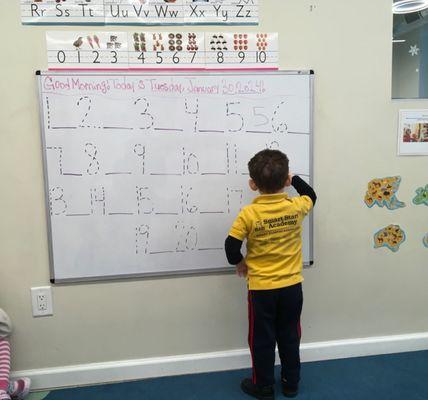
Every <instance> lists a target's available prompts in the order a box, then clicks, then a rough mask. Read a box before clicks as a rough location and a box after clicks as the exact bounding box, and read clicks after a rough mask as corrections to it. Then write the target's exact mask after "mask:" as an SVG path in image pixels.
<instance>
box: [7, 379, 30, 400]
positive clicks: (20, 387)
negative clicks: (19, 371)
mask: <svg viewBox="0 0 428 400" xmlns="http://www.w3.org/2000/svg"><path fill="white" fill-rule="evenodd" d="M30 385H31V379H30V378H18V379H15V380H13V381H11V382H10V385H9V394H10V397H11V398H12V399H15V400H22V399H23V398H24V397H26V396H27V395H28V393H29V392H30Z"/></svg>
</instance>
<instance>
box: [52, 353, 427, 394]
mask: <svg viewBox="0 0 428 400" xmlns="http://www.w3.org/2000/svg"><path fill="white" fill-rule="evenodd" d="M277 375H279V369H277ZM247 376H250V370H238V371H236V370H235V371H227V372H214V373H208V374H196V375H185V376H176V377H167V378H156V379H146V380H141V381H136V382H125V383H117V384H108V385H98V386H90V387H83V388H74V389H62V390H54V391H52V392H50V394H49V395H48V396H47V397H46V398H45V400H124V399H126V400H175V399H177V400H181V399H185V400H201V399H203V400H232V399H237V400H238V399H242V400H245V399H247V400H248V399H250V397H248V396H247V395H245V394H243V393H241V391H240V389H239V383H240V381H241V379H242V378H244V377H247ZM427 378H428V351H420V352H412V353H401V354H393V355H382V356H373V357H360V358H348V359H343V360H331V361H322V362H311V363H304V364H302V382H301V388H300V393H299V396H298V399H300V400H371V399H374V400H428V382H427V380H428V379H427ZM276 391H277V398H278V399H281V398H283V399H285V398H284V397H283V396H282V394H281V393H280V386H279V384H277V386H276Z"/></svg>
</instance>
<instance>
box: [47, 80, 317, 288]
mask: <svg viewBox="0 0 428 400" xmlns="http://www.w3.org/2000/svg"><path fill="white" fill-rule="evenodd" d="M39 85H40V102H41V109H42V114H43V115H42V121H43V132H42V137H43V147H44V148H43V154H44V159H45V175H46V196H47V205H48V222H49V231H50V251H51V268H52V278H53V279H55V280H56V281H57V280H58V281H62V280H63V281H67V280H81V279H96V278H112V277H124V276H135V275H150V274H168V273H179V272H186V273H188V272H201V271H215V270H222V269H226V268H227V267H228V266H227V262H226V260H225V256H224V250H223V243H224V239H225V237H226V236H227V234H228V229H229V227H230V225H231V223H232V222H233V220H234V218H235V217H236V216H237V214H238V213H239V211H240V209H241V208H242V207H243V206H245V205H246V204H248V203H250V202H251V201H252V198H253V197H254V196H255V195H256V194H255V193H253V192H251V191H250V189H249V188H248V178H249V176H248V171H247V163H248V161H249V159H250V158H251V157H252V156H253V155H254V154H255V153H256V152H257V151H260V150H262V149H264V148H275V149H280V150H282V151H284V152H286V153H287V154H288V156H289V158H290V160H291V169H292V172H294V173H296V174H300V175H301V176H302V177H303V178H304V179H306V180H308V181H311V176H312V174H311V165H312V158H311V142H312V135H311V120H312V89H311V87H312V75H310V74H301V73H300V74H298V73H266V72H265V73H261V74H257V75H252V74H231V73H229V74H224V73H223V74H221V73H215V74H206V73H198V74H192V75H189V74H178V73H176V74H174V75H171V74H159V73H158V74H154V73H151V74H136V73H134V74H129V73H128V74H126V75H123V74H122V75H121V74H89V73H86V74H69V73H68V74H67V73H48V72H46V73H42V74H41V75H40V77H39ZM303 239H304V240H303V242H304V248H303V254H304V260H305V262H306V263H309V262H310V261H312V259H311V257H312V251H311V227H310V221H309V220H308V221H307V222H306V225H305V226H304V232H303Z"/></svg>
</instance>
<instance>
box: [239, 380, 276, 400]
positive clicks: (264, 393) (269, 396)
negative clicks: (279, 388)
mask: <svg viewBox="0 0 428 400" xmlns="http://www.w3.org/2000/svg"><path fill="white" fill-rule="evenodd" d="M241 389H242V391H243V392H244V393H246V394H248V395H249V396H252V397H255V398H256V399H258V400H273V399H274V398H275V392H274V390H273V386H264V387H259V386H257V385H255V384H254V383H253V381H252V379H249V378H247V379H244V380H243V381H242V382H241Z"/></svg>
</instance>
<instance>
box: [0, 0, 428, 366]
mask: <svg viewBox="0 0 428 400" xmlns="http://www.w3.org/2000/svg"><path fill="white" fill-rule="evenodd" d="M260 3H261V25H260V27H259V28H258V29H259V30H261V31H278V32H279V33H280V52H281V67H282V68H283V69H309V68H312V69H314V70H315V72H316V81H315V135H316V136H315V180H316V184H315V189H316V191H317V193H318V196H319V200H318V203H317V207H316V214H315V260H316V264H315V267H314V268H313V269H311V270H307V271H306V272H305V279H306V280H305V284H304V293H305V304H304V313H303V342H304V343H310V342H318V341H326V340H334V339H350V338H357V337H370V336H380V335H395V334H405V333H413V332H426V331H428V313H427V311H426V307H427V290H426V282H427V280H428V263H427V255H428V249H425V248H424V247H423V246H422V245H421V240H422V236H423V234H424V233H425V232H427V231H428V208H427V207H425V206H419V207H416V206H412V205H411V199H412V198H413V195H414V190H415V189H416V187H419V186H422V185H425V184H427V183H428V172H427V171H428V170H427V168H426V166H427V161H428V158H427V157H415V158H411V157H407V158H404V157H403V158H398V157H397V156H396V130H397V115H398V113H397V111H398V110H399V109H400V108H401V107H405V108H406V107H407V108H408V107H418V108H421V107H427V106H428V103H427V102H426V101H417V102H408V101H406V102H395V101H391V100H390V99H391V57H392V53H391V49H392V46H391V37H392V14H391V0H376V1H373V0H361V1H358V2H350V1H343V0H312V1H308V0H261V1H260ZM311 5H314V6H316V7H315V8H313V10H312V11H310V6H311ZM1 7H2V8H1V14H0V29H1V33H2V46H1V50H0V51H1V54H0V66H1V76H0V93H1V96H2V98H1V99H2V100H1V101H2V104H1V107H0V121H1V122H0V124H1V125H0V184H1V189H0V192H1V194H0V221H1V223H0V268H1V269H0V306H1V307H3V308H4V309H6V310H7V311H8V313H9V314H10V315H11V317H12V319H13V320H14V322H15V326H16V331H15V334H14V336H13V341H12V345H13V349H14V354H13V368H14V370H25V369H32V368H47V367H56V366H63V365H72V364H83V363H89V362H102V361H115V360H126V359H137V358H146V357H154V356H156V357H160V356H166V355H179V354H190V353H204V352H210V351H221V350H228V349H239V348H244V347H245V346H246V327H247V322H246V318H247V317H246V297H245V295H246V293H245V284H244V282H243V281H241V280H239V279H238V278H237V277H235V276H232V275H219V276H205V277H181V278H168V279H149V280H129V281H122V282H109V283H94V284H79V285H70V286H56V287H55V288H54V312H55V315H54V316H53V317H50V318H39V319H34V318H32V316H31V306H30V303H31V302H30V287H32V286H40V285H46V284H49V272H48V271H49V268H48V249H47V233H46V222H45V221H46V220H45V200H44V192H43V175H42V159H41V145H40V132H39V121H38V116H39V111H38V102H37V91H36V79H35V76H34V72H35V70H37V69H46V67H47V64H46V49H45V41H44V32H45V30H46V28H45V27H29V26H21V24H20V15H19V4H18V1H3V2H2V6H1ZM362 10H370V12H366V11H362ZM56 29H71V30H75V29H76V28H75V27H70V28H66V27H58V28H56ZM94 29H96V30H98V29H99V28H94ZM107 29H108V28H107ZM121 29H123V30H126V29H127V28H126V27H122V28H121ZM129 29H132V28H129ZM177 29H179V28H177ZM192 29H193V28H192ZM198 29H204V28H203V27H201V28H198ZM210 29H212V28H210ZM235 29H240V28H235ZM254 29H257V28H250V27H248V28H242V30H254ZM395 174H400V175H401V176H402V178H403V183H402V185H401V188H400V191H399V199H400V200H404V201H406V202H407V203H408V207H406V208H404V209H401V210H398V211H394V212H391V211H388V210H385V209H379V208H374V209H368V208H367V207H366V206H365V205H364V203H363V198H364V194H365V189H366V186H367V182H368V181H369V180H371V179H372V178H375V177H383V176H390V175H395ZM390 223H400V224H401V225H402V226H403V228H404V229H405V231H406V233H407V236H408V240H407V242H406V243H405V244H403V246H402V248H401V249H400V251H399V252H398V253H397V254H393V253H391V252H389V251H388V250H386V249H378V250H374V249H373V248H372V247H373V245H372V236H373V233H374V231H376V230H377V229H380V228H381V227H384V226H386V225H388V224H390Z"/></svg>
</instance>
